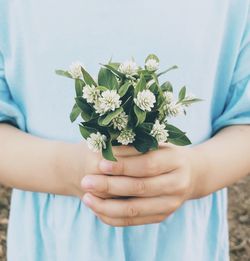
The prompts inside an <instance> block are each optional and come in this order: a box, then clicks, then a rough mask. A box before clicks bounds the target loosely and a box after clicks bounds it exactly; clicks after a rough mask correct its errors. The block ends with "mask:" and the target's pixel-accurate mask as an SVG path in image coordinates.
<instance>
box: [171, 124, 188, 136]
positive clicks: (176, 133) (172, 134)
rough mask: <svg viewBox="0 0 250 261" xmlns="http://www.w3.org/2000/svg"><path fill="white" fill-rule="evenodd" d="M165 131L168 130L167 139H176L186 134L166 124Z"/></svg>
mask: <svg viewBox="0 0 250 261" xmlns="http://www.w3.org/2000/svg"><path fill="white" fill-rule="evenodd" d="M166 130H168V134H169V139H176V138H179V137H182V136H184V135H185V134H186V133H185V132H183V131H181V130H180V129H178V128H177V127H175V126H173V125H171V124H166Z"/></svg>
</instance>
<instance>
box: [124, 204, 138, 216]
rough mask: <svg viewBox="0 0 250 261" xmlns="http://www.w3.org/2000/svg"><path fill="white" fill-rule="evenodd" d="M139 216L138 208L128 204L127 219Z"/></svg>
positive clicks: (126, 209)
mask: <svg viewBox="0 0 250 261" xmlns="http://www.w3.org/2000/svg"><path fill="white" fill-rule="evenodd" d="M138 215H139V211H138V209H137V208H135V207H134V206H132V205H131V204H128V205H127V206H126V208H125V216H126V217H136V216H138Z"/></svg>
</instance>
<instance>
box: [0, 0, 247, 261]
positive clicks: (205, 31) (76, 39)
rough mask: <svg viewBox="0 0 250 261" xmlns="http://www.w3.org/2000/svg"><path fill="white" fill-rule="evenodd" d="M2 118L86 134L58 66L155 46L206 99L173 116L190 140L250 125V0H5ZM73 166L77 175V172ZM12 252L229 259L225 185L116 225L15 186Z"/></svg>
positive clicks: (155, 260) (77, 205) (30, 260)
mask: <svg viewBox="0 0 250 261" xmlns="http://www.w3.org/2000/svg"><path fill="white" fill-rule="evenodd" d="M0 52H1V55H0V57H1V58H0V121H1V122H4V121H5V122H6V121H7V122H10V123H11V124H13V125H16V126H17V127H18V128H20V129H22V130H24V131H27V132H29V133H31V134H33V135H37V136H40V137H44V138H49V139H58V140H64V141H72V142H74V141H79V140H81V137H80V134H79V133H78V128H77V126H76V125H72V124H71V123H70V121H69V118H68V116H69V112H70V110H71V107H72V105H73V104H72V103H73V97H74V88H73V85H72V84H73V83H72V82H71V81H70V80H66V79H64V78H60V77H58V76H56V75H55V74H54V70H55V69H57V68H67V67H68V65H69V64H70V63H71V62H72V61H74V60H81V61H82V62H83V63H84V64H85V66H86V67H87V68H88V70H89V71H90V72H91V73H93V74H96V73H97V70H98V64H99V63H100V62H101V63H104V62H106V61H108V60H109V58H110V57H111V56H112V57H113V60H119V61H123V60H126V59H127V58H129V57H131V56H133V57H135V59H136V60H137V61H138V63H143V61H144V58H145V56H146V55H147V54H148V53H156V54H157V55H158V56H159V57H160V58H161V65H162V66H164V67H168V66H171V65H173V64H177V65H178V66H179V67H180V69H179V70H178V71H175V72H171V73H169V74H168V76H165V78H164V77H163V80H166V79H169V80H170V81H172V82H173V83H174V87H175V89H176V91H178V89H179V87H181V86H182V85H184V84H186V85H187V86H188V89H189V90H190V91H192V92H193V93H194V94H196V95H197V96H198V97H200V98H203V99H204V102H202V103H199V104H195V105H194V106H193V107H191V108H190V109H189V111H188V115H187V116H186V117H184V116H183V117H180V118H178V119H176V120H174V121H173V123H175V124H177V125H178V126H179V127H180V128H182V129H184V130H186V131H187V134H188V136H189V137H190V138H191V140H192V142H193V144H198V143H200V142H203V141H204V140H206V139H208V138H209V137H211V136H212V135H214V134H215V133H216V132H218V131H219V130H220V129H221V128H223V127H225V126H228V125H232V124H249V123H250V15H249V0H241V1H233V0H221V1H218V0H210V1H198V0H190V1H179V0H177V1H170V0H155V1H150V0H136V1H134V0H133V1H132V0H127V1H116V0H108V1H98V0H91V1H90V0H89V1H87V0H82V1H79V0H72V1H66V0H61V1H49V0H44V1H21V0H15V1H8V0H0ZM69 175H70V173H69ZM8 260H9V261H44V260H45V261H50V260H51V261H55V260H59V261H69V260H70V261H71V260H74V261H78V260H79V261H80V260H84V261H106V260H109V261H125V260H126V261H141V260H143V261H183V260H192V261H211V260H213V261H225V260H229V257H228V225H227V191H226V189H223V190H220V191H218V192H216V193H213V194H211V195H209V196H207V197H204V198H201V199H198V200H190V201H187V202H186V203H185V204H184V205H183V206H182V207H181V208H180V209H179V210H178V211H176V212H175V213H174V214H172V215H171V216H170V217H168V218H167V219H166V220H165V221H163V222H161V223H160V224H151V225H142V226H136V227H125V228H120V227H111V226H108V225H106V224H103V223H102V222H101V221H100V220H99V219H98V218H96V217H95V216H94V214H93V213H92V212H91V210H89V209H88V208H87V207H86V206H85V205H84V204H83V203H82V202H81V201H80V200H79V199H78V198H74V197H64V196H58V195H52V194H43V193H32V192H25V191H21V190H16V189H15V190H14V191H13V195H12V202H11V213H10V221H9V230H8Z"/></svg>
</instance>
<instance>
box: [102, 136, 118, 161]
mask: <svg viewBox="0 0 250 261" xmlns="http://www.w3.org/2000/svg"><path fill="white" fill-rule="evenodd" d="M102 156H103V157H104V158H105V159H106V160H110V161H117V159H116V158H115V157H114V155H113V151H112V144H111V140H109V141H107V142H106V149H102Z"/></svg>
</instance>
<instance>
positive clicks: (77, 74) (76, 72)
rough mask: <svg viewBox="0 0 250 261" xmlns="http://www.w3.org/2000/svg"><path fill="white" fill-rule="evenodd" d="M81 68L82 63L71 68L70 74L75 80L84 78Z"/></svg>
mask: <svg viewBox="0 0 250 261" xmlns="http://www.w3.org/2000/svg"><path fill="white" fill-rule="evenodd" d="M81 67H83V65H82V64H81V63H80V62H74V63H72V64H71V65H70V67H69V73H70V75H71V76H72V78H74V79H79V78H81V77H82V70H81Z"/></svg>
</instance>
